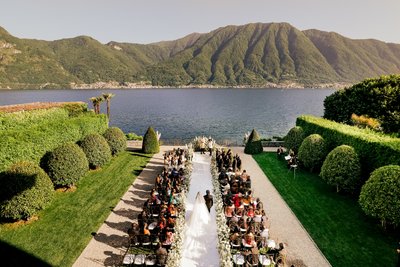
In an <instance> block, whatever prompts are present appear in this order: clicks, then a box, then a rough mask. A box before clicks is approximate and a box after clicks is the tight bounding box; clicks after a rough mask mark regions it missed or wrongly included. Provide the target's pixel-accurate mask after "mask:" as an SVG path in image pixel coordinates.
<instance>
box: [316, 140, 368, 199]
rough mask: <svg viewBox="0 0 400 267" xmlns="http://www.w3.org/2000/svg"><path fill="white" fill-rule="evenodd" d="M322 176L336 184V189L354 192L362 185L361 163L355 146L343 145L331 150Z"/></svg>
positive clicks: (331, 183) (329, 182) (323, 167)
mask: <svg viewBox="0 0 400 267" xmlns="http://www.w3.org/2000/svg"><path fill="white" fill-rule="evenodd" d="M320 176H321V177H322V179H323V180H325V181H326V182H327V183H328V184H330V185H334V186H336V191H337V192H339V190H341V189H343V190H345V191H349V192H354V191H355V190H356V189H357V187H358V186H359V185H360V178H361V165H360V160H359V158H358V155H357V153H356V151H355V150H354V148H352V147H351V146H347V145H341V146H338V147H336V148H335V149H333V150H332V151H331V152H329V154H328V156H327V157H326V159H325V161H324V163H323V165H322V168H321V173H320Z"/></svg>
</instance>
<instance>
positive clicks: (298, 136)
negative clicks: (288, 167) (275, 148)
mask: <svg viewBox="0 0 400 267" xmlns="http://www.w3.org/2000/svg"><path fill="white" fill-rule="evenodd" d="M304 137H305V136H304V131H303V128H301V127H300V126H296V127H293V128H292V129H290V130H289V132H288V133H287V135H286V136H285V137H284V139H283V140H284V141H285V147H286V148H287V149H288V150H290V149H291V150H293V152H294V153H295V154H297V153H298V151H299V147H300V145H301V143H302V142H303V140H304Z"/></svg>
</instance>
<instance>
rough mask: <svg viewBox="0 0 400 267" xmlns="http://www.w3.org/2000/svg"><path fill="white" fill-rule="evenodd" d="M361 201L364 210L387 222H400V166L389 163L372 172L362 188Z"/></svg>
mask: <svg viewBox="0 0 400 267" xmlns="http://www.w3.org/2000/svg"><path fill="white" fill-rule="evenodd" d="M359 203H360V205H361V208H362V209H363V211H364V212H365V213H366V214H367V215H370V216H372V217H375V218H378V219H379V220H381V223H382V225H383V226H385V225H386V223H391V224H394V225H399V224H400V212H399V211H400V166H398V165H388V166H384V167H380V168H378V169H376V170H375V171H373V172H372V174H371V176H370V178H369V179H368V181H367V182H366V183H365V184H364V185H363V187H362V188H361V193H360V198H359Z"/></svg>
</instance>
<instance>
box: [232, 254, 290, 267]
mask: <svg viewBox="0 0 400 267" xmlns="http://www.w3.org/2000/svg"><path fill="white" fill-rule="evenodd" d="M232 259H233V265H234V266H235V267H237V266H249V267H275V266H284V265H283V263H284V262H285V256H283V255H280V256H279V257H277V258H276V261H274V259H273V257H272V255H270V254H248V255H243V254H241V253H236V254H234V255H233V256H232Z"/></svg>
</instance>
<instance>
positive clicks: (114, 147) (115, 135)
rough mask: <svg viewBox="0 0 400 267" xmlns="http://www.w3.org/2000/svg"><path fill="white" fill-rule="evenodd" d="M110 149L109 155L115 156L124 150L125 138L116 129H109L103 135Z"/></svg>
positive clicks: (121, 132)
mask: <svg viewBox="0 0 400 267" xmlns="http://www.w3.org/2000/svg"><path fill="white" fill-rule="evenodd" d="M103 136H104V138H105V139H106V140H107V143H108V145H109V146H110V149H111V154H112V155H113V156H114V155H117V154H118V153H120V152H122V151H124V150H125V149H126V136H125V134H124V132H123V131H122V130H121V129H120V128H118V127H110V128H108V129H107V130H106V131H105V133H104V134H103Z"/></svg>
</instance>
